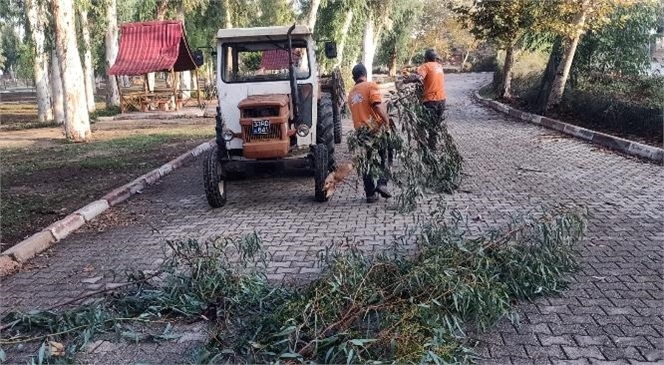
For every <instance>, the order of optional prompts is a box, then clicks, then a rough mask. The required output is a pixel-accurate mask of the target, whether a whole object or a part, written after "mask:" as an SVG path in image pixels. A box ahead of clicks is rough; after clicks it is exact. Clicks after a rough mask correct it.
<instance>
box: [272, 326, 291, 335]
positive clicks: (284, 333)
mask: <svg viewBox="0 0 664 365" xmlns="http://www.w3.org/2000/svg"><path fill="white" fill-rule="evenodd" d="M296 328H297V327H295V326H290V327H286V328H285V329H283V330H281V332H279V333H276V334H274V335H272V337H282V336H286V335H290V334H291V333H293V332H295V329H296Z"/></svg>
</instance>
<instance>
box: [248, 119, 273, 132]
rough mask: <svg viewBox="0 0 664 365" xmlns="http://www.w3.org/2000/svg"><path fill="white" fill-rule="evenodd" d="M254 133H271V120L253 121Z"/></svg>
mask: <svg viewBox="0 0 664 365" xmlns="http://www.w3.org/2000/svg"><path fill="white" fill-rule="evenodd" d="M251 133H252V134H270V121H269V120H254V121H253V122H251Z"/></svg>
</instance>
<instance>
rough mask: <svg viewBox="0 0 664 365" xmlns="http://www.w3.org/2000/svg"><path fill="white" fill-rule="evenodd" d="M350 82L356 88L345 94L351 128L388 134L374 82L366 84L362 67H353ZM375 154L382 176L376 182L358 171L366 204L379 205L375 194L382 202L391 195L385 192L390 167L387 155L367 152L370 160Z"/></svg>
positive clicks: (379, 94) (382, 152)
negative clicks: (351, 80)
mask: <svg viewBox="0 0 664 365" xmlns="http://www.w3.org/2000/svg"><path fill="white" fill-rule="evenodd" d="M353 80H354V81H355V86H354V87H353V89H351V91H350V93H348V105H349V107H350V112H351V115H352V118H353V126H354V127H355V129H356V130H358V129H360V128H364V127H366V128H369V130H371V131H373V132H377V131H380V130H387V129H388V128H389V125H390V122H389V120H390V118H389V117H388V115H387V110H386V108H385V105H384V104H383V100H382V96H381V93H380V90H379V89H378V85H377V84H376V83H375V82H371V81H367V69H366V68H365V67H364V65H362V64H358V65H356V66H355V67H353ZM374 153H378V154H379V156H380V160H381V163H380V164H381V166H380V167H381V169H382V170H383V173H382V175H381V176H380V177H379V178H378V181H377V182H376V181H375V180H374V178H373V177H372V176H371V175H370V174H369V172H368V171H360V173H361V174H362V175H363V176H362V177H363V180H364V192H365V193H366V197H367V202H368V203H374V202H376V201H378V195H377V194H376V193H378V194H379V195H380V196H382V197H383V198H390V197H392V195H391V194H390V192H389V190H388V189H387V175H388V172H389V170H388V169H389V165H388V161H387V151H386V150H381V151H367V155H368V156H371V155H372V154H374Z"/></svg>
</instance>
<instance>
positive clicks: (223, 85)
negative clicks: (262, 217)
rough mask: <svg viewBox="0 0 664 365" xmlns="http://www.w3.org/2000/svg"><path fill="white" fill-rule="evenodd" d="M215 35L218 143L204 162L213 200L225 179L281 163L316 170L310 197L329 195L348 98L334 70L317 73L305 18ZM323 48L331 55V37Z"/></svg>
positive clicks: (222, 200)
mask: <svg viewBox="0 0 664 365" xmlns="http://www.w3.org/2000/svg"><path fill="white" fill-rule="evenodd" d="M216 39H217V42H216V43H217V45H216V57H217V77H216V85H217V97H218V101H219V104H218V106H217V113H216V125H215V131H216V138H215V141H216V143H215V146H214V147H213V148H212V149H211V150H210V151H209V153H208V155H207V156H206V158H205V164H204V165H205V166H204V168H205V171H204V184H205V193H206V196H207V200H208V203H209V204H210V206H212V207H214V208H218V207H221V206H223V205H225V204H226V196H227V189H226V183H227V181H228V180H229V179H237V178H241V177H243V176H246V174H247V172H249V170H250V169H254V171H261V170H268V169H274V167H275V166H276V167H277V168H278V169H279V168H284V167H285V165H286V164H290V165H292V166H295V167H297V168H300V169H302V170H305V171H307V173H309V174H311V173H313V177H314V199H315V201H317V202H325V201H327V200H328V197H327V195H326V191H325V178H326V177H327V176H328V174H329V173H330V172H332V171H334V169H335V160H334V149H335V144H339V143H341V112H340V111H341V110H343V108H344V105H345V98H344V92H345V91H344V86H343V80H342V78H341V73H340V71H339V69H338V68H337V69H335V71H334V72H333V73H331V74H330V75H328V76H324V77H319V74H318V67H317V64H316V50H317V47H316V42H315V41H314V39H313V36H312V33H311V31H310V30H309V29H308V28H307V27H306V26H302V25H295V24H294V25H292V26H290V27H288V26H286V27H260V28H230V29H220V30H219V31H218V33H217V37H216ZM324 51H325V52H324V53H325V56H326V57H327V58H329V59H333V58H336V52H337V51H336V44H335V43H334V42H332V41H326V42H324ZM268 166H269V167H268Z"/></svg>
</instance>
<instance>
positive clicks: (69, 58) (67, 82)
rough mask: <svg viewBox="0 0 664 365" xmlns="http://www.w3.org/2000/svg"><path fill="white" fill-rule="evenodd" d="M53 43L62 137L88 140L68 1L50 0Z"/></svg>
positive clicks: (84, 105) (81, 68) (85, 113)
mask: <svg viewBox="0 0 664 365" xmlns="http://www.w3.org/2000/svg"><path fill="white" fill-rule="evenodd" d="M51 5H52V13H53V20H54V23H55V29H54V30H55V32H54V33H55V40H56V42H55V44H56V49H57V52H58V60H59V61H60V76H61V77H62V86H63V90H64V99H65V123H64V128H65V136H66V137H67V139H69V140H71V141H74V142H85V141H88V140H89V139H90V134H91V132H90V116H89V114H88V108H87V102H86V96H85V83H84V81H83V80H82V79H81V77H80V75H82V74H83V67H82V66H81V58H80V54H79V52H78V45H77V44H76V17H75V14H74V6H73V3H72V0H53V1H52V3H51Z"/></svg>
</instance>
